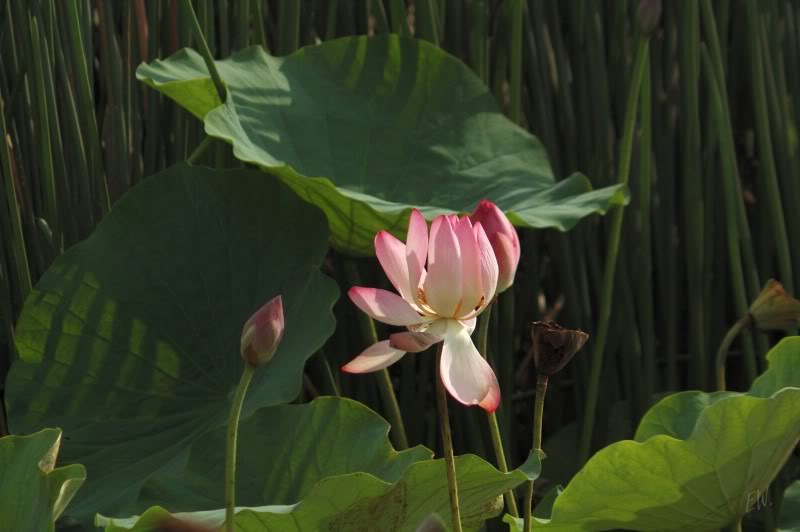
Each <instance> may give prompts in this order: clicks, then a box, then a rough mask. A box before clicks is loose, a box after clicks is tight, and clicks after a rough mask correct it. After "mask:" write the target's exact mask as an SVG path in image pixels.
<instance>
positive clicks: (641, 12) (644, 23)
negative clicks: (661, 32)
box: [636, 0, 661, 37]
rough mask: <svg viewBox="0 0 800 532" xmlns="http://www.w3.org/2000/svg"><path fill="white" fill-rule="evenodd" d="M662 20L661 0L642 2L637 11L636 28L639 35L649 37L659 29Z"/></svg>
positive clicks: (642, 0) (643, 0)
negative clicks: (659, 22)
mask: <svg viewBox="0 0 800 532" xmlns="http://www.w3.org/2000/svg"><path fill="white" fill-rule="evenodd" d="M660 18H661V0H641V1H640V2H639V7H638V8H637V9H636V27H637V29H638V30H639V33H641V34H642V35H644V36H645V37H649V36H650V35H652V34H653V32H654V31H656V28H658V20H659V19H660Z"/></svg>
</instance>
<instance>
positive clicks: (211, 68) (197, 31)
mask: <svg viewBox="0 0 800 532" xmlns="http://www.w3.org/2000/svg"><path fill="white" fill-rule="evenodd" d="M183 10H184V11H185V12H186V15H187V16H188V18H189V23H190V24H191V25H192V33H194V38H195V39H196V40H197V44H198V46H199V47H200V55H202V56H203V60H204V61H205V63H206V68H208V73H209V74H211V81H213V82H214V87H216V89H217V95H218V96H219V99H220V101H222V102H224V101H225V99H226V95H227V92H226V90H225V85H224V84H223V83H222V78H221V77H220V76H219V72H218V71H217V65H216V64H214V57H213V56H212V55H211V50H210V49H209V48H208V43H207V42H206V38H205V37H204V36H203V30H202V29H201V28H200V22H199V21H198V20H197V14H196V13H195V12H194V8H193V7H192V2H191V1H190V0H183ZM242 31H244V30H242Z"/></svg>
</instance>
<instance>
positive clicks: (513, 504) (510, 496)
mask: <svg viewBox="0 0 800 532" xmlns="http://www.w3.org/2000/svg"><path fill="white" fill-rule="evenodd" d="M495 304H496V303H492V304H490V305H489V306H488V307H487V308H486V310H485V311H484V312H483V315H482V316H481V317H480V321H479V322H478V350H479V351H480V352H481V355H483V358H486V359H488V358H489V357H488V355H489V350H488V349H487V344H488V339H489V322H490V320H491V317H492V308H493V307H494V305H495ZM486 420H487V422H488V423H489V434H490V435H491V437H492V448H493V449H494V456H495V459H496V460H497V469H499V470H500V471H501V472H502V473H508V463H507V462H506V454H505V451H504V450H503V438H502V436H501V435H500V426H499V425H498V423H497V414H496V413H495V412H490V413H488V414H487V416H486ZM503 498H504V499H505V501H506V507H507V508H508V513H509V514H511V516H512V517H519V509H518V508H517V501H516V499H515V498H514V492H513V491H512V490H508V491H507V492H505V493H504V494H503Z"/></svg>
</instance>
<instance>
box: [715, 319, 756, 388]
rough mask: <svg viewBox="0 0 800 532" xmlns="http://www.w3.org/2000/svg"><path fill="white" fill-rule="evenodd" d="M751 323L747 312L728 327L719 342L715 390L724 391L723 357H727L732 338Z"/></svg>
mask: <svg viewBox="0 0 800 532" xmlns="http://www.w3.org/2000/svg"><path fill="white" fill-rule="evenodd" d="M751 323H752V319H751V318H750V315H749V314H748V315H747V316H745V317H744V318H741V319H739V321H737V322H736V323H734V324H733V326H732V327H731V328H730V329H728V332H727V333H726V334H725V338H723V339H722V343H720V344H719V349H717V358H716V369H717V390H718V391H720V392H724V391H725V359H726V358H727V357H728V350H729V349H730V347H731V344H732V343H733V340H734V339H735V338H736V337H737V336H739V333H740V332H742V330H743V329H746V328H747V327H749V326H750V324H751Z"/></svg>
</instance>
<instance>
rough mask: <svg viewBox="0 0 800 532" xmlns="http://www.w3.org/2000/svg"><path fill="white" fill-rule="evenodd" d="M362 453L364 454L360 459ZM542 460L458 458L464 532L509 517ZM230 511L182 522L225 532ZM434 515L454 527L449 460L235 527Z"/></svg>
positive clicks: (355, 482) (339, 483)
mask: <svg viewBox="0 0 800 532" xmlns="http://www.w3.org/2000/svg"><path fill="white" fill-rule="evenodd" d="M354 452H357V451H354ZM539 468H540V463H539V459H538V457H536V456H535V455H531V457H530V458H529V459H528V461H527V462H526V463H525V464H524V465H523V466H522V467H521V468H520V469H516V470H514V471H511V472H509V473H501V472H499V471H497V470H496V469H495V468H494V467H492V466H491V465H490V464H489V463H488V462H486V461H484V460H482V459H481V458H478V457H477V456H473V455H466V456H459V457H457V458H456V472H457V476H458V490H459V502H460V505H461V516H462V523H463V525H464V529H465V530H468V531H474V530H477V529H478V528H480V526H481V524H482V523H483V521H485V520H486V519H488V518H490V517H493V516H495V515H497V514H498V513H499V512H500V510H501V509H502V506H503V502H502V494H503V493H504V492H505V491H507V490H509V489H511V488H513V487H515V486H518V485H519V484H521V483H522V482H524V481H525V480H528V479H533V478H535V477H536V476H537V475H538V474H539ZM224 513H225V512H224V510H215V511H206V512H196V513H192V514H176V516H177V517H180V518H183V519H194V520H198V521H200V522H203V523H205V524H207V525H210V526H215V527H218V526H220V525H221V524H222V523H223V521H224ZM431 513H438V514H439V515H441V516H442V517H443V518H444V519H445V522H448V520H449V519H450V506H449V499H448V490H447V472H446V470H445V464H444V460H441V459H440V460H425V461H422V462H416V463H414V464H412V465H411V466H409V467H408V468H407V469H406V470H405V471H404V472H403V474H402V477H401V478H400V479H399V480H397V481H396V482H393V483H392V482H384V481H382V480H380V479H378V478H376V477H374V476H372V475H370V474H368V473H355V474H350V475H342V476H337V477H331V478H327V479H325V480H323V481H321V482H319V483H318V484H316V485H315V486H314V487H313V488H312V489H311V490H310V491H309V493H308V495H307V496H306V497H305V498H304V499H303V501H302V502H299V503H298V504H294V505H284V506H262V507H255V508H243V509H240V510H238V513H237V514H236V518H235V523H236V530H238V531H241V532H268V531H280V532H315V531H317V530H326V531H327V532H363V531H367V530H380V531H382V532H405V531H409V532H410V531H413V530H415V529H416V527H417V526H418V525H419V524H420V523H421V522H422V521H423V520H424V519H425V518H426V517H428V516H429V515H430V514H431ZM167 516H169V513H168V512H166V511H165V510H163V509H162V508H159V507H155V508H151V509H150V510H148V511H147V512H145V513H144V514H143V515H142V516H141V517H132V518H128V519H113V520H112V519H108V518H104V517H98V519H97V523H98V524H100V525H101V526H106V531H123V530H134V531H137V532H145V531H149V530H151V527H152V526H153V524H155V523H157V522H158V521H160V520H162V519H164V518H165V517H167Z"/></svg>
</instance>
